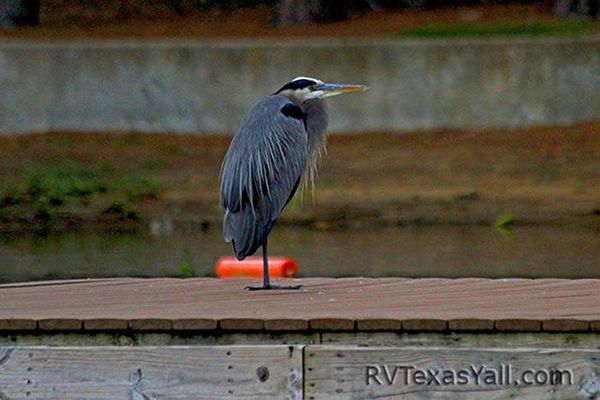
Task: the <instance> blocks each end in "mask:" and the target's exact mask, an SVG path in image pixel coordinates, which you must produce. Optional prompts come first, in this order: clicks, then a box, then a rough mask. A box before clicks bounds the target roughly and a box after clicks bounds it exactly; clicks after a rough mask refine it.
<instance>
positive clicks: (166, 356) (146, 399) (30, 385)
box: [0, 345, 303, 400]
mask: <svg viewBox="0 0 600 400" xmlns="http://www.w3.org/2000/svg"><path fill="white" fill-rule="evenodd" d="M302 379H303V378H302V348H301V347H299V346H283V345H276V346H177V347H43V346H39V347H38V346H31V347H4V348H1V349H0V399H11V400H14V399H27V400H31V399H61V400H68V399H106V400H119V399H124V400H125V399H127V400H150V399H282V398H288V399H298V400H300V399H302V382H303V380H302Z"/></svg>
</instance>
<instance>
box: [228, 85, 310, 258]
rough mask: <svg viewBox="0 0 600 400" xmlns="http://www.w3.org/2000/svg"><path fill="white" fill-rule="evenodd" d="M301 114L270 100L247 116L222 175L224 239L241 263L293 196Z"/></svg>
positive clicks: (303, 150)
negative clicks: (231, 246)
mask: <svg viewBox="0 0 600 400" xmlns="http://www.w3.org/2000/svg"><path fill="white" fill-rule="evenodd" d="M307 151H308V141H307V136H306V130H305V127H304V122H303V114H302V110H300V108H299V107H297V106H295V105H293V104H292V103H291V102H290V101H289V100H288V99H287V98H286V97H284V96H281V95H273V96H268V97H266V98H265V99H263V100H262V101H261V102H259V103H258V104H257V105H256V106H254V107H253V108H252V109H251V110H250V112H249V113H248V114H247V115H246V117H245V118H244V120H243V121H242V124H241V126H240V128H239V130H238V132H237V133H236V135H235V137H234V138H233V140H232V142H231V145H230V147H229V150H228V151H227V154H226V156H225V160H224V163H223V168H222V171H221V205H222V206H223V208H224V210H225V214H224V220H223V235H224V237H225V240H226V241H233V247H234V249H235V252H236V256H237V257H238V258H239V259H243V258H244V257H246V256H248V255H250V254H252V253H254V252H255V251H256V249H257V248H258V247H259V246H260V245H261V244H262V243H263V241H264V239H265V237H266V236H267V235H268V234H269V232H270V230H271V228H272V227H273V224H274V223H275V221H276V220H277V218H278V217H279V215H280V214H281V212H282V211H283V208H284V207H285V205H286V204H287V203H288V201H289V200H290V199H291V197H292V196H293V194H294V192H295V190H296V188H297V187H298V182H299V180H300V178H301V176H302V174H303V172H304V169H305V167H306V158H307Z"/></svg>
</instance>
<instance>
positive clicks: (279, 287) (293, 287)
mask: <svg viewBox="0 0 600 400" xmlns="http://www.w3.org/2000/svg"><path fill="white" fill-rule="evenodd" d="M301 287H302V285H289V286H285V285H273V284H271V285H268V286H246V287H245V288H244V290H250V291H254V290H298V289H300V288H301Z"/></svg>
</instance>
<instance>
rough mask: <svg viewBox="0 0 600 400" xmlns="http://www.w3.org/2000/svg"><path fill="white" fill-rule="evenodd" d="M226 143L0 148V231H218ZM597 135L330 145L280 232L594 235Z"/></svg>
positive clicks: (167, 139) (119, 138)
mask: <svg viewBox="0 0 600 400" xmlns="http://www.w3.org/2000/svg"><path fill="white" fill-rule="evenodd" d="M229 140H230V139H229V138H222V137H214V136H200V135H197V136H180V135H145V134H87V133H64V132H62V133H61V132H56V133H51V134H44V135H41V134H32V135H26V136H10V137H0V230H3V231H7V230H20V229H29V228H31V227H46V228H48V227H50V228H53V229H64V228H68V229H70V228H72V227H75V226H80V225H82V224H85V223H87V222H94V223H100V224H105V225H106V226H107V227H108V228H111V229H112V228H115V227H118V226H124V227H127V226H130V225H135V224H137V223H139V221H146V220H148V219H152V218H172V219H174V220H175V221H178V222H181V223H194V224H198V225H199V226H200V227H201V228H202V227H207V226H210V225H212V224H218V223H219V219H220V213H219V209H218V206H217V204H218V192H217V184H218V174H219V167H220V163H221V160H222V157H223V155H224V153H225V151H226V148H227V145H228V143H229ZM598 154H600V124H599V123H587V124H580V125H577V126H572V127H565V128H531V129H519V130H483V131H475V130H472V131H453V130H441V131H433V132H409V133H405V134H392V133H369V134H362V135H338V136H333V137H331V138H330V143H329V153H328V154H327V156H326V157H325V159H324V160H323V163H322V166H321V168H320V178H319V180H318V182H317V185H316V189H315V191H314V194H311V193H310V191H305V192H304V193H303V194H301V197H303V198H304V201H302V202H301V201H294V202H293V203H292V204H291V205H290V207H288V208H289V209H288V210H287V211H286V213H285V214H284V217H283V221H282V222H283V223H293V224H303V225H310V226H314V227H321V228H328V227H332V226H333V227H336V226H358V225H370V224H426V223H432V224H449V223H458V224H473V223H483V224H493V223H494V221H496V220H497V219H498V218H499V217H502V216H504V217H506V216H512V217H514V219H515V220H516V221H517V222H519V223H523V224H534V223H535V224H549V223H561V224H563V223H567V224H577V223H583V224H588V223H594V224H598V219H599V218H598V214H599V210H600V185H598V182H599V181H600V159H599V158H598Z"/></svg>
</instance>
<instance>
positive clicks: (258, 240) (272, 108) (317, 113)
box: [221, 77, 366, 289]
mask: <svg viewBox="0 0 600 400" xmlns="http://www.w3.org/2000/svg"><path fill="white" fill-rule="evenodd" d="M364 90H366V87H365V86H362V85H346V84H333V83H323V82H322V81H320V80H318V79H314V78H306V77H298V78H295V79H293V80H292V81H290V82H289V83H287V84H285V85H284V86H283V87H282V88H281V89H279V90H278V91H277V92H275V93H273V94H271V95H269V96H266V97H265V98H263V99H262V100H260V101H259V102H258V104H256V105H255V106H254V107H253V108H252V109H251V110H250V111H249V112H248V114H246V116H245V117H244V118H243V120H242V123H241V126H240V128H239V129H238V131H237V132H236V134H235V136H234V138H233V140H232V141H231V144H230V146H229V149H228V150H227V154H226V155H225V159H224V160H223V166H222V168H221V205H222V207H223V210H224V216H223V236H224V238H225V241H226V242H233V249H234V251H235V255H236V256H237V258H238V260H243V259H244V258H246V257H247V256H249V255H251V254H253V253H254V252H255V251H256V250H257V249H258V248H259V247H260V246H262V248H263V268H264V272H263V285H262V286H259V287H248V288H247V289H297V288H299V286H277V285H272V284H271V282H270V280H269V265H268V255H267V237H268V235H269V232H271V229H272V228H273V225H274V224H275V221H277V218H279V215H280V214H281V212H282V211H283V208H284V207H285V206H286V205H287V203H288V202H289V201H290V200H291V199H292V197H294V194H295V193H296V190H297V189H298V185H299V184H300V183H301V182H302V181H304V182H311V181H312V180H313V179H314V176H315V170H316V167H317V163H318V161H319V158H320V156H321V154H322V152H323V150H324V148H325V139H326V134H327V108H326V105H325V101H324V100H323V99H324V98H325V97H329V96H334V95H337V94H340V93H344V92H357V91H364Z"/></svg>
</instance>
